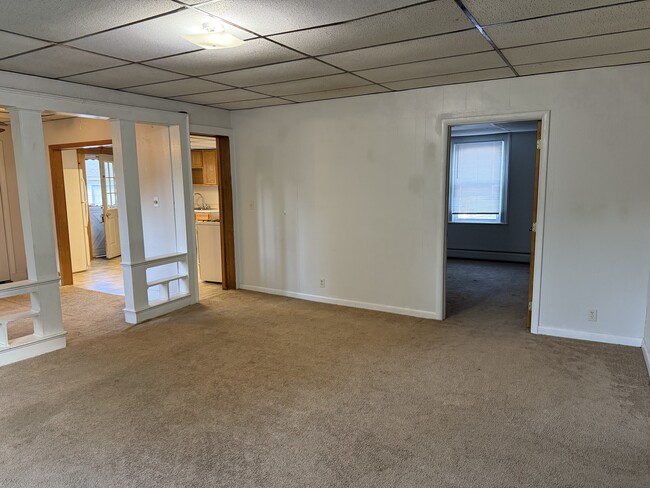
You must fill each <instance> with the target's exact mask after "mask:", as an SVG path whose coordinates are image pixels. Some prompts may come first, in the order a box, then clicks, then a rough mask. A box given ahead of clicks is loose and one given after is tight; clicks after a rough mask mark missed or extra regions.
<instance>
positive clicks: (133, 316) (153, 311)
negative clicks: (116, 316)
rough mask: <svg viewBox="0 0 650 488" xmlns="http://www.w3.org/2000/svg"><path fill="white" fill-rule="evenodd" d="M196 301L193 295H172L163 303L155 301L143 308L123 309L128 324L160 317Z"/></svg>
mask: <svg viewBox="0 0 650 488" xmlns="http://www.w3.org/2000/svg"><path fill="white" fill-rule="evenodd" d="M195 303H196V300H195V299H194V298H193V297H192V295H183V296H180V297H177V298H173V297H172V298H171V299H170V300H168V301H164V302H161V303H153V304H152V305H151V306H148V307H147V308H143V309H142V310H128V309H126V308H125V309H123V310H124V320H125V321H126V322H127V323H128V324H140V323H142V322H144V321H145V320H149V319H154V318H156V317H160V316H161V315H165V314H168V313H170V312H174V311H175V310H179V309H181V308H184V307H188V306H190V305H193V304H195Z"/></svg>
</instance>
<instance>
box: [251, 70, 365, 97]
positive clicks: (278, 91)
mask: <svg viewBox="0 0 650 488" xmlns="http://www.w3.org/2000/svg"><path fill="white" fill-rule="evenodd" d="M367 84H368V81H366V80H363V79H361V78H359V77H358V76H354V75H352V74H349V73H344V74H340V75H331V76H321V77H319V78H308V79H306V80H297V81H286V82H284V83H274V84H271V85H260V86H255V87H251V89H252V90H255V91H257V92H260V93H266V94H267V95H273V96H276V97H281V96H284V95H296V94H298V93H310V92H317V91H325V90H335V89H339V88H349V87H353V86H362V85H367Z"/></svg>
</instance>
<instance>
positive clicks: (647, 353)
mask: <svg viewBox="0 0 650 488" xmlns="http://www.w3.org/2000/svg"><path fill="white" fill-rule="evenodd" d="M641 351H642V352H643V359H645V365H646V367H647V368H648V376H650V346H649V345H648V342H647V341H646V339H643V341H642V342H641Z"/></svg>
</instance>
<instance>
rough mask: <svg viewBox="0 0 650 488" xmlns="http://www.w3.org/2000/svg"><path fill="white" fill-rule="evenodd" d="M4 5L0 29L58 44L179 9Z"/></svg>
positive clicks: (30, 2) (122, 0) (87, 1)
mask: <svg viewBox="0 0 650 488" xmlns="http://www.w3.org/2000/svg"><path fill="white" fill-rule="evenodd" d="M3 3H5V5H4V6H3V8H2V15H0V29H3V30H8V31H10V32H15V33H16V34H23V35H27V36H32V37H37V38H39V39H45V40H50V41H57V42H61V41H67V40H71V39H74V38H76V37H80V36H85V35H88V34H93V33H95V32H99V31H103V30H106V29H112V28H114V27H118V26H120V25H125V24H128V23H131V22H135V21H138V20H141V19H144V18H147V17H151V16H154V15H160V14H163V13H165V12H170V11H172V10H175V9H177V8H179V7H180V6H179V5H178V4H177V3H175V2H172V1H171V0H138V1H137V2H134V1H133V0H111V1H110V2H107V1H106V0H84V1H83V2H80V1H79V0H56V1H49V2H44V1H43V0H19V1H12V2H3ZM7 3H11V6H8V5H6V4H7Z"/></svg>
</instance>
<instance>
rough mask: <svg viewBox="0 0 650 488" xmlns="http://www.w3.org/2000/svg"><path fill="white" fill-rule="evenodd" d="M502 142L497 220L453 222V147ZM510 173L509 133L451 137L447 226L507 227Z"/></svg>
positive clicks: (454, 165)
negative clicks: (499, 203)
mask: <svg viewBox="0 0 650 488" xmlns="http://www.w3.org/2000/svg"><path fill="white" fill-rule="evenodd" d="M495 141H499V142H503V155H502V161H501V209H500V212H499V217H500V219H499V220H494V221H488V220H480V219H465V220H454V215H453V213H452V204H453V201H454V179H453V175H454V172H455V168H456V161H455V158H454V154H455V151H454V149H455V146H456V145H457V144H467V143H472V142H495ZM509 173H510V133H497V134H485V135H478V136H451V138H450V142H449V178H448V180H449V181H448V184H447V191H448V201H447V222H448V223H449V224H472V225H475V224H485V225H507V224H508V194H509V192H508V175H509Z"/></svg>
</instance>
